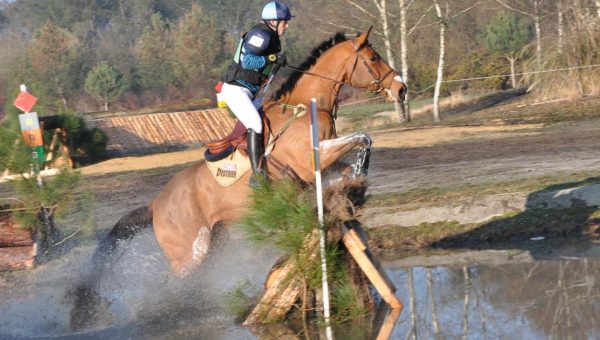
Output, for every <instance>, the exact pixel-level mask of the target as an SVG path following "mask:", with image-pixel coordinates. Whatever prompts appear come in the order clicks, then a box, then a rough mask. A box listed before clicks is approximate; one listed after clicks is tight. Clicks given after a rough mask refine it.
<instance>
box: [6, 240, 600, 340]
mask: <svg viewBox="0 0 600 340" xmlns="http://www.w3.org/2000/svg"><path fill="white" fill-rule="evenodd" d="M225 238H226V240H225V241H223V242H222V244H221V245H220V252H221V254H227V255H228V256H229V257H228V258H229V260H227V261H225V260H223V259H224V258H225V256H221V257H219V258H213V259H211V260H209V261H208V263H207V265H206V266H205V267H204V268H202V269H201V270H199V271H198V272H197V273H195V274H193V275H192V276H191V277H190V278H188V279H186V280H184V281H183V282H181V281H174V280H172V279H171V278H170V277H169V275H168V266H167V263H166V260H165V258H164V256H163V255H162V254H161V253H160V251H158V248H157V247H156V244H155V241H154V238H153V237H152V235H151V234H145V235H144V234H143V235H141V236H140V237H139V238H136V239H134V242H132V244H130V247H129V248H128V250H127V251H126V252H125V253H124V254H123V256H121V258H120V259H119V261H118V262H117V263H116V264H115V266H114V267H113V268H112V269H111V270H110V272H109V273H107V275H105V276H104V277H103V278H102V280H101V281H102V282H99V285H98V286H99V288H100V292H101V295H102V297H103V299H104V300H105V302H106V303H107V307H106V309H105V310H104V312H103V313H102V314H101V316H100V317H99V318H98V319H97V321H96V322H95V323H94V324H91V325H90V326H88V328H85V329H82V330H73V329H71V328H70V325H69V320H70V313H71V309H72V298H71V297H70V296H71V295H70V292H71V290H72V289H73V287H74V286H75V285H76V283H77V282H78V280H79V279H80V277H81V275H84V274H85V272H86V270H87V269H88V268H87V263H88V260H89V254H90V253H91V249H93V247H91V246H90V247H80V248H77V249H75V250H74V251H73V252H72V253H71V254H69V255H68V256H65V257H63V258H61V259H60V260H56V261H53V262H51V263H50V264H48V265H46V266H43V267H40V268H38V269H36V270H33V271H30V272H25V273H23V272H21V273H12V274H6V273H5V274H3V275H2V276H0V278H1V279H2V280H3V281H4V285H5V286H4V287H3V288H1V289H0V338H1V339H30V338H61V339H62V338H64V339H79V338H90V339H108V338H110V339H164V338H169V339H189V338H198V339H255V338H257V337H258V334H263V335H264V334H271V336H270V338H278V337H279V335H281V334H282V332H283V333H285V332H289V330H288V329H289V328H288V327H286V326H284V325H275V326H273V327H271V328H270V329H267V330H263V331H262V332H257V331H256V330H250V329H247V328H245V327H242V326H240V325H239V324H238V323H237V322H236V320H235V317H234V316H233V315H232V313H231V312H230V311H228V310H227V309H224V308H223V305H224V303H225V302H224V300H223V296H224V295H225V293H227V292H229V291H232V290H233V289H235V288H236V287H237V286H239V285H240V282H248V287H251V288H248V289H249V290H250V291H249V293H252V290H253V289H259V288H260V286H261V284H262V280H263V279H264V277H265V275H266V273H267V272H268V270H269V268H270V266H271V264H272V261H273V260H274V259H275V258H276V257H277V253H276V252H275V251H273V250H270V249H265V248H264V247H255V246H251V245H247V244H245V243H244V241H243V240H242V239H240V238H239V237H238V236H237V235H235V234H232V235H227V237H225ZM504 248H505V249H496V250H494V251H489V250H488V251H463V250H461V251H450V252H447V253H444V254H443V255H439V254H438V255H431V254H426V255H427V256H417V257H415V256H413V257H406V256H405V255H398V256H397V257H395V258H394V257H391V258H390V257H389V256H386V257H385V258H384V260H383V261H382V262H383V265H384V267H385V269H386V270H387V273H388V275H389V276H390V278H391V279H392V281H393V282H394V284H395V285H396V287H397V295H398V297H399V298H400V300H401V301H402V303H403V304H404V310H403V312H402V314H401V315H400V316H399V318H398V319H397V320H396V321H395V322H394V323H393V324H394V328H393V330H392V333H391V338H392V339H406V338H411V337H414V338H417V339H435V338H440V339H456V338H464V337H465V336H466V338H470V339H497V338H523V339H538V338H568V337H572V338H577V339H580V338H597V337H599V336H600V328H599V326H600V320H598V318H597V315H598V314H599V312H600V285H596V284H595V282H596V281H597V279H598V278H600V274H598V273H599V272H600V270H599V269H600V245H596V244H594V243H591V242H588V241H570V242H564V241H561V242H551V241H546V240H543V241H539V242H537V243H535V245H533V246H529V245H527V246H522V245H517V246H511V247H509V246H506V247H504ZM231 259H235V260H231ZM476 259H479V260H476ZM474 260H476V261H475V262H473V261H474ZM252 287H254V288H252ZM257 287H258V288H257ZM296 331H297V330H294V331H293V332H296ZM293 332H292V333H293ZM376 332H377V329H373V328H372V326H365V325H359V326H353V327H350V326H348V325H344V326H342V327H336V328H335V329H334V333H335V334H336V335H337V338H344V339H364V338H370V337H373V336H374V334H375V333H376ZM274 334H279V335H274ZM261 337H262V336H261ZM265 338H267V336H265Z"/></svg>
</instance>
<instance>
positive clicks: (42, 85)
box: [28, 22, 81, 111]
mask: <svg viewBox="0 0 600 340" xmlns="http://www.w3.org/2000/svg"><path fill="white" fill-rule="evenodd" d="M78 44H79V42H78V40H77V38H76V37H75V36H74V35H72V34H71V33H69V32H68V31H66V30H64V29H62V28H59V27H58V26H56V25H55V24H53V23H50V22H49V23H47V24H46V25H44V26H43V27H42V28H40V29H39V30H38V31H37V32H36V34H35V36H34V39H33V42H32V43H31V45H30V48H29V51H28V57H29V58H28V61H29V63H30V65H31V70H30V71H29V73H28V75H29V76H30V77H32V79H31V82H30V84H31V88H33V89H35V91H36V93H38V95H39V96H38V97H40V98H41V99H40V100H41V101H42V104H46V105H47V106H48V107H49V108H52V109H57V108H60V106H56V105H55V104H54V103H55V102H56V101H60V102H61V103H62V109H63V110H65V111H66V110H68V98H69V96H70V95H71V94H72V92H74V91H75V89H76V88H77V86H78V83H79V81H80V80H81V79H80V78H79V74H80V72H79V69H80V65H79V58H78V55H77V47H78Z"/></svg>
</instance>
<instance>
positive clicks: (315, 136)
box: [310, 98, 333, 340]
mask: <svg viewBox="0 0 600 340" xmlns="http://www.w3.org/2000/svg"><path fill="white" fill-rule="evenodd" d="M310 108H311V110H310V111H311V113H310V118H311V119H310V120H311V131H310V132H311V137H312V138H311V139H312V147H313V166H314V170H315V186H316V188H315V189H316V191H317V214H318V217H319V234H320V242H319V243H320V250H321V272H322V274H321V277H322V280H321V281H322V283H323V315H324V316H325V325H326V334H327V339H328V340H331V339H333V332H332V331H331V323H330V321H329V316H330V315H329V285H328V284H327V258H326V256H325V235H326V233H325V225H324V223H323V187H322V183H321V159H320V156H319V133H318V131H319V129H318V126H317V99H316V98H312V99H311V100H310Z"/></svg>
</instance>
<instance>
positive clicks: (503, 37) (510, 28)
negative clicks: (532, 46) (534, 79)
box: [485, 12, 533, 88]
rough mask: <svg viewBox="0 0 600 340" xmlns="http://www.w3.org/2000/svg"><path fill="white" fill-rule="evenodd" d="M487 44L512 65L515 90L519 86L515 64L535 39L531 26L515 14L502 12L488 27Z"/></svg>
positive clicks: (512, 79)
mask: <svg viewBox="0 0 600 340" xmlns="http://www.w3.org/2000/svg"><path fill="white" fill-rule="evenodd" d="M486 33H487V35H486V38H485V42H486V44H487V47H488V48H489V49H490V50H491V51H493V52H498V53H502V54H503V55H504V56H505V58H506V59H507V60H508V61H509V63H510V71H511V82H512V86H513V88H515V87H516V86H517V81H516V76H515V62H516V61H517V59H518V57H517V54H518V52H519V51H520V50H521V49H522V48H523V47H524V46H525V45H526V44H527V43H528V42H529V41H531V38H532V37H533V32H532V30H531V26H530V25H529V24H528V23H526V22H524V21H522V20H521V18H520V17H519V16H518V15H516V14H514V13H505V12H501V13H499V14H497V15H496V16H494V17H493V18H492V20H491V21H490V23H489V25H487V27H486Z"/></svg>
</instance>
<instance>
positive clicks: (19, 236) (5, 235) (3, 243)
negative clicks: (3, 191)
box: [0, 206, 33, 247]
mask: <svg viewBox="0 0 600 340" xmlns="http://www.w3.org/2000/svg"><path fill="white" fill-rule="evenodd" d="M0 210H6V206H4V207H1V206H0ZM32 245H33V238H32V237H31V231H30V230H27V229H21V228H20V227H19V225H18V224H17V223H16V222H15V221H14V219H13V218H12V217H11V215H10V214H9V213H8V212H0V247H22V246H32Z"/></svg>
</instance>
